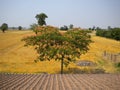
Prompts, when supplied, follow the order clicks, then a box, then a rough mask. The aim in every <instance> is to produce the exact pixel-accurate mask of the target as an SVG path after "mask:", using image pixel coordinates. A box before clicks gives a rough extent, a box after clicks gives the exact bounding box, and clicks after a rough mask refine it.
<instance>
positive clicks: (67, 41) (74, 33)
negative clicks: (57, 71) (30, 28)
mask: <svg viewBox="0 0 120 90" xmlns="http://www.w3.org/2000/svg"><path fill="white" fill-rule="evenodd" d="M37 29H38V31H39V32H38V34H37V35H35V36H29V37H27V38H24V39H23V40H24V41H25V42H26V45H33V46H35V49H36V50H37V53H38V54H39V56H38V59H37V60H35V62H37V61H39V60H40V61H44V60H49V61H50V60H52V59H54V60H60V61H61V74H63V66H64V65H65V66H68V65H69V63H70V62H74V61H75V60H76V58H80V55H82V54H84V53H86V52H87V51H88V50H89V48H88V46H89V43H90V42H91V39H90V36H89V35H88V34H87V32H86V31H82V30H71V31H68V32H67V33H64V34H61V33H60V32H59V29H57V28H55V27H51V26H40V27H38V28H37Z"/></svg>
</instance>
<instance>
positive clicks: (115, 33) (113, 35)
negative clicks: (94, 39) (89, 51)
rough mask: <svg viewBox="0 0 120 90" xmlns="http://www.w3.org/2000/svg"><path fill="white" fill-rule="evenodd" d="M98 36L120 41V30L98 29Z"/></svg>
mask: <svg viewBox="0 0 120 90" xmlns="http://www.w3.org/2000/svg"><path fill="white" fill-rule="evenodd" d="M96 36H101V37H106V38H110V39H115V40H120V28H108V29H107V30H105V29H96Z"/></svg>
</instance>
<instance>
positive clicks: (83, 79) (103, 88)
mask: <svg viewBox="0 0 120 90" xmlns="http://www.w3.org/2000/svg"><path fill="white" fill-rule="evenodd" d="M119 89H120V74H63V75H60V74H51V75H49V74H0V90H119Z"/></svg>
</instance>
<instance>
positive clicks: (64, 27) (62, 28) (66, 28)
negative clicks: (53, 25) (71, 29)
mask: <svg viewBox="0 0 120 90" xmlns="http://www.w3.org/2000/svg"><path fill="white" fill-rule="evenodd" d="M60 30H65V31H67V30H68V27H67V26H66V25H64V26H63V27H60Z"/></svg>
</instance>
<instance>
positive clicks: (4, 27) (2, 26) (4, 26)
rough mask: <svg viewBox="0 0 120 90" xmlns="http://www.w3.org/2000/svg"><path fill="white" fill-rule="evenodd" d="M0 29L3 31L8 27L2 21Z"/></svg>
mask: <svg viewBox="0 0 120 90" xmlns="http://www.w3.org/2000/svg"><path fill="white" fill-rule="evenodd" d="M0 29H1V30H2V31H3V33H4V32H5V30H7V29H8V25H7V24H6V23H3V24H2V25H1V27H0Z"/></svg>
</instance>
